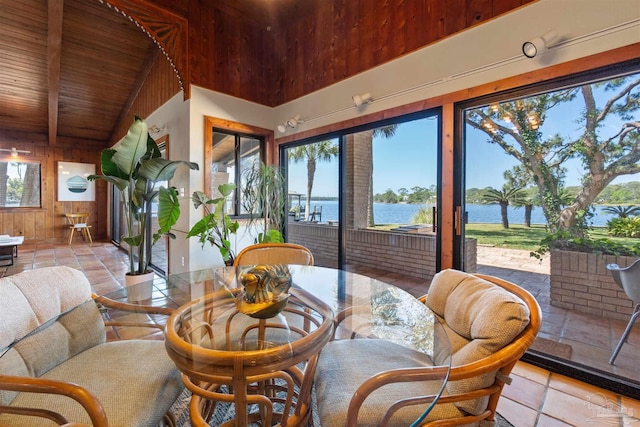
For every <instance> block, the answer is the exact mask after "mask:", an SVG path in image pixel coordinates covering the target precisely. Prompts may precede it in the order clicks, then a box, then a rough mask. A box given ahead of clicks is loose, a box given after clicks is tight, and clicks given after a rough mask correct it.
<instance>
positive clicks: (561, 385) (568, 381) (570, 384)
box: [549, 374, 617, 403]
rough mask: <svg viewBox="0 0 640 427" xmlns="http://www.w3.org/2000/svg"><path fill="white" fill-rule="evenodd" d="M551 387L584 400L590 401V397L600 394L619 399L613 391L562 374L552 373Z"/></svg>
mask: <svg viewBox="0 0 640 427" xmlns="http://www.w3.org/2000/svg"><path fill="white" fill-rule="evenodd" d="M549 388H550V389H554V390H557V391H559V392H562V393H566V394H569V395H571V396H574V397H576V398H578V399H581V401H582V402H588V401H590V399H595V398H597V396H598V395H602V396H604V399H607V400H611V401H616V400H617V395H616V394H615V393H613V392H610V391H608V390H602V389H600V388H598V387H596V386H593V385H591V384H585V383H583V382H582V381H578V380H576V379H573V378H569V377H567V376H564V375H560V374H551V379H550V380H549ZM596 403H597V402H596Z"/></svg>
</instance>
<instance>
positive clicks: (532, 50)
mask: <svg viewBox="0 0 640 427" xmlns="http://www.w3.org/2000/svg"><path fill="white" fill-rule="evenodd" d="M556 38H558V33H557V32H555V31H554V30H551V31H549V32H547V33H546V34H545V35H543V36H541V37H536V38H533V39H531V40H529V41H526V42H524V43H523V44H522V53H524V56H526V57H527V58H534V57H535V56H536V55H537V54H539V53H542V52H544V51H545V50H547V49H548V48H549V44H550V43H551V42H553V41H554V40H555V39H556Z"/></svg>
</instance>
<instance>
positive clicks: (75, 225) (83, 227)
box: [65, 213, 93, 244]
mask: <svg viewBox="0 0 640 427" xmlns="http://www.w3.org/2000/svg"><path fill="white" fill-rule="evenodd" d="M65 216H66V217H67V221H68V222H69V229H70V230H71V234H69V244H71V242H72V241H73V234H74V233H75V232H76V231H79V232H80V233H81V235H82V238H83V239H84V241H85V242H86V241H88V242H89V243H93V239H91V231H90V230H89V229H90V228H91V225H89V224H87V220H88V219H89V214H88V213H68V214H65Z"/></svg>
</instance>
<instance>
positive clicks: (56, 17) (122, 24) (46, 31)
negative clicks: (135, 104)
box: [0, 0, 157, 149]
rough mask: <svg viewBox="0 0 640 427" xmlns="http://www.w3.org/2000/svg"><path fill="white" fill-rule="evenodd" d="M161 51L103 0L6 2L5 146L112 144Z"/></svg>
mask: <svg viewBox="0 0 640 427" xmlns="http://www.w3.org/2000/svg"><path fill="white" fill-rule="evenodd" d="M155 51H157V47H156V46H155V44H154V43H153V41H152V40H151V38H150V37H148V36H147V35H146V34H145V33H143V32H142V31H140V29H139V28H137V27H136V25H135V24H134V23H133V22H131V21H130V20H129V19H126V18H125V17H124V16H122V15H120V14H118V13H116V12H115V11H113V10H112V9H109V8H108V7H106V6H105V5H103V4H101V3H99V2H98V1H97V0H96V1H87V0H64V2H63V1H62V0H48V1H47V0H19V1H16V0H0V58H1V60H0V63H1V66H0V145H2V146H5V145H10V143H11V141H29V142H32V143H36V144H41V145H49V146H76V147H77V144H81V145H85V146H87V148H94V149H95V148H101V147H104V146H107V145H108V143H109V140H110V137H111V134H112V131H113V128H114V126H116V124H117V121H118V119H119V117H120V114H121V111H122V110H123V108H124V107H125V106H126V105H127V104H128V103H129V102H130V101H129V98H130V96H131V94H134V93H135V92H136V86H137V85H140V84H141V83H140V80H141V79H140V75H141V73H145V72H148V69H149V67H148V66H146V65H147V63H148V62H149V58H153V57H155V55H154V52H155Z"/></svg>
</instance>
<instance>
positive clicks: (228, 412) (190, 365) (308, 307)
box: [110, 265, 451, 426]
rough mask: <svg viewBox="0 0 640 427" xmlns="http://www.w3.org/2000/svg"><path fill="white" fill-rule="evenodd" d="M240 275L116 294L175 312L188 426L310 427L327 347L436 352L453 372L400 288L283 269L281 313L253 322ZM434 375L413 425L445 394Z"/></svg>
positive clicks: (439, 330) (432, 321)
mask: <svg viewBox="0 0 640 427" xmlns="http://www.w3.org/2000/svg"><path fill="white" fill-rule="evenodd" d="M246 268H247V267H242V268H241V267H221V268H214V269H207V270H200V271H194V272H187V273H180V274H173V275H169V276H168V277H167V278H166V279H163V280H157V279H156V280H155V281H154V283H153V286H152V289H151V290H150V293H149V290H144V291H145V292H144V293H143V292H142V291H143V288H142V286H144V285H142V286H140V285H137V286H140V287H134V288H129V289H127V294H126V296H125V294H123V293H122V292H121V293H120V298H119V299H122V298H123V297H125V298H127V299H128V302H130V303H135V304H150V305H160V304H161V305H163V306H166V307H170V308H174V309H175V311H174V312H173V314H172V315H171V317H170V318H169V320H168V321H167V324H166V327H165V343H166V348H167V352H168V354H169V356H170V357H171V358H172V360H173V361H174V363H175V364H176V366H177V367H178V369H179V370H180V371H181V372H182V374H183V381H184V382H185V385H186V386H187V388H188V389H189V390H190V391H191V392H192V396H193V397H192V400H191V404H190V417H191V422H192V425H194V426H205V425H209V423H213V424H216V423H219V425H229V426H231V425H234V426H247V425H263V426H266V425H287V426H290V425H299V426H303V425H308V424H310V421H311V416H312V408H313V400H312V387H313V378H314V374H315V368H316V364H317V360H318V357H319V355H320V353H321V351H322V348H323V347H324V346H325V345H326V344H327V343H328V342H329V341H330V340H333V339H336V340H337V339H370V340H373V339H378V340H386V341H390V342H393V343H395V344H398V345H401V346H404V347H408V348H410V349H411V350H414V351H419V352H422V353H424V354H426V355H427V356H429V357H431V358H432V360H435V359H433V356H434V354H435V353H436V352H437V354H438V361H439V364H438V365H439V366H446V367H450V353H451V351H450V347H449V342H448V340H447V338H446V333H445V332H444V329H443V327H442V325H441V324H440V322H439V320H438V318H437V316H435V315H434V313H432V312H431V310H429V308H428V307H427V306H426V305H425V304H424V303H423V302H421V301H420V300H418V299H417V298H415V297H414V296H412V295H411V294H409V293H408V292H406V291H404V290H402V289H400V288H399V287H396V286H393V285H391V284H388V283H385V282H382V281H380V280H377V279H374V278H371V277H367V276H364V275H361V274H356V273H351V272H347V271H343V270H337V269H333V268H325V267H313V266H300V265H289V266H286V268H288V271H289V272H290V274H291V287H290V289H289V290H288V293H289V294H290V296H289V298H288V301H287V303H286V306H284V308H283V310H282V311H281V312H280V313H277V314H274V315H273V316H272V317H267V318H256V317H251V316H250V315H246V314H243V313H242V312H240V311H239V310H238V308H237V307H238V305H237V304H236V300H237V299H239V298H241V296H242V295H243V289H242V286H241V285H240V284H239V283H240V280H239V275H240V273H242V272H244V271H246ZM147 286H150V284H147ZM110 297H111V298H113V296H110ZM443 355H445V357H444V358H443ZM443 360H444V362H443ZM363 363H366V361H363ZM392 368H393V366H390V367H389V369H392ZM439 372H442V374H441V376H440V377H438V378H436V379H434V380H433V383H434V384H435V385H436V389H439V393H437V395H436V398H435V399H433V400H432V401H431V402H429V403H426V404H425V407H424V412H423V414H422V416H421V417H420V418H419V419H418V420H416V422H415V423H414V424H415V425H418V423H419V421H420V420H421V419H422V418H423V417H424V416H426V415H427V414H428V413H429V411H430V410H431V409H432V407H433V405H435V403H436V401H437V398H438V397H439V396H440V394H441V393H442V390H444V387H445V384H446V380H447V375H448V371H447V369H444V370H443V369H440V370H439ZM436 383H437V384H436ZM432 387H433V384H432ZM316 422H317V421H316Z"/></svg>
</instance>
